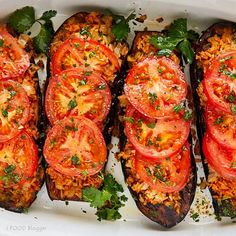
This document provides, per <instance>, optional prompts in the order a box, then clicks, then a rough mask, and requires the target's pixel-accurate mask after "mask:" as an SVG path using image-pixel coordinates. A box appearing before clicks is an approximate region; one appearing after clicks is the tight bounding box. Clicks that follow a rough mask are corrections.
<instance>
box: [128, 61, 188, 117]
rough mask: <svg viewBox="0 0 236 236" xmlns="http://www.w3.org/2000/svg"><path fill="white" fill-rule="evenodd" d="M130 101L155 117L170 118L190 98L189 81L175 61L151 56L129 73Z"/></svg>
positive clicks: (140, 110) (146, 113)
mask: <svg viewBox="0 0 236 236" xmlns="http://www.w3.org/2000/svg"><path fill="white" fill-rule="evenodd" d="M124 91H125V95H126V96H127V98H128V100H129V102H130V103H131V104H132V105H133V106H134V107H135V108H136V109H137V110H138V111H139V112H141V113H143V114H144V115H146V116H148V117H151V118H160V117H169V116H171V115H173V114H174V107H175V106H176V105H179V104H180V103H181V102H182V101H183V100H184V99H185V97H186V94H187V83H186V81H185V78H184V74H183V72H182V71H181V69H180V67H179V66H178V65H177V64H176V63H175V62H173V61H172V60H170V59H168V58H166V57H161V58H152V59H150V58H147V59H145V60H144V61H142V62H140V63H138V64H136V65H135V66H134V67H133V68H132V69H131V70H130V72H129V74H128V76H127V78H126V82H125V86H124Z"/></svg>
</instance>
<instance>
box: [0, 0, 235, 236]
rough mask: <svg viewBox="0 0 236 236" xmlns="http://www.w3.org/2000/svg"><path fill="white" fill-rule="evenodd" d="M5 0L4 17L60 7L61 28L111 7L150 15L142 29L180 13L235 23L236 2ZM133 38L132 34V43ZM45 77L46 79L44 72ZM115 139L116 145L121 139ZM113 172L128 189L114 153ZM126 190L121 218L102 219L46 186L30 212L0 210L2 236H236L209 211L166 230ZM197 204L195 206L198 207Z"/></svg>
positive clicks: (198, 25)
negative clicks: (80, 14) (75, 17)
mask: <svg viewBox="0 0 236 236" xmlns="http://www.w3.org/2000/svg"><path fill="white" fill-rule="evenodd" d="M0 3H1V8H0V19H1V20H4V18H5V17H6V16H7V15H8V14H9V13H11V12H12V11H14V10H15V9H17V8H21V7H23V6H27V5H28V6H34V7H35V9H36V11H37V14H39V15H40V14H41V13H42V12H43V11H45V10H49V9H55V10H57V11H58V15H57V17H56V18H55V20H54V23H55V26H56V27H58V26H59V25H60V24H61V23H62V22H63V20H64V19H66V18H67V17H69V16H71V15H72V14H73V13H76V12H77V11H81V10H94V9H98V10H99V9H100V10H101V9H104V8H110V9H111V10H112V11H114V12H116V13H121V14H124V15H128V14H129V13H130V12H131V11H133V10H135V11H136V13H142V14H147V16H148V19H147V20H146V21H145V24H140V25H138V26H136V27H135V29H143V28H144V27H145V26H147V27H148V29H150V30H155V29H156V30H158V29H161V28H162V27H163V26H164V25H165V24H167V23H169V22H170V21H172V20H173V19H174V18H177V17H187V18H188V20H189V22H190V25H191V27H192V28H193V29H195V30H198V31H199V32H200V31H201V30H203V29H205V28H206V27H208V26H209V25H210V24H212V23H213V22H215V21H217V19H226V20H231V21H236V15H235V9H236V0H224V1H221V0H198V1H191V0H178V1H176V0H137V1H135V0H119V1H118V0H117V1H111V0H97V2H94V1H93V0H80V1H76V0H66V1H65V0H34V1H32V0H21V1H19V0H18V1H17V0H8V1H7V0H0ZM158 17H163V18H164V22H162V23H161V24H160V23H157V22H156V21H155V19H156V18H158ZM132 27H134V26H132ZM133 29H134V28H133ZM132 36H133V35H132V34H131V35H130V41H131V40H132ZM41 76H42V78H43V74H41ZM113 141H114V143H115V142H116V141H117V140H113ZM113 151H114V150H113ZM196 158H199V157H196ZM114 163H115V165H114ZM198 165H199V166H198V169H199V176H203V173H202V167H201V164H198ZM108 170H110V171H111V172H112V173H113V174H114V176H115V177H116V178H117V180H118V181H119V182H120V183H123V185H124V187H125V184H124V182H123V175H122V172H121V169H120V164H119V163H116V161H115V160H114V157H113V155H112V154H111V155H110V160H109V164H108ZM125 193H126V195H127V196H129V201H128V202H127V203H126V206H125V207H124V208H122V210H121V213H122V216H123V218H122V219H121V220H119V221H116V222H106V221H102V222H99V221H97V220H96V216H95V215H94V213H95V210H94V209H91V208H90V207H89V205H88V204H87V203H80V202H70V203H69V205H65V203H64V202H58V201H54V202H52V201H50V199H49V198H48V196H47V192H46V189H45V186H44V187H43V189H42V190H41V191H40V192H39V194H38V198H37V200H36V201H35V202H34V204H33V205H32V207H31V208H30V210H29V213H27V214H16V213H12V212H8V211H5V210H3V209H1V210H0V235H17V236H18V235H25V236H26V235H30V236H31V235H52V234H53V235H57V236H61V235H66V234H67V235H70V236H72V235H76V236H78V235H86V236H87V235H95V234H96V235H104V236H105V235H159V236H161V235H176V236H178V235H181V236H183V235H192V236H200V235H209V236H210V235H230V234H231V235H235V232H236V225H234V224H233V223H232V222H231V221H230V220H227V221H222V222H217V221H216V220H215V219H214V216H208V215H207V214H203V215H202V216H201V217H200V222H194V221H193V220H192V219H191V217H189V215H188V216H187V217H186V219H185V220H184V221H183V222H181V223H180V224H179V225H178V226H176V227H174V228H173V229H171V230H169V231H168V232H163V228H161V227H159V226H158V225H157V224H155V223H153V222H151V221H150V220H148V219H147V218H146V217H144V216H143V215H142V214H141V213H140V212H139V211H138V210H137V208H136V206H135V204H134V202H133V199H132V198H131V197H130V195H129V192H128V191H127V189H126V187H125ZM203 197H204V198H206V199H209V200H210V197H209V193H208V191H207V190H206V191H204V192H203V193H201V191H200V190H199V189H198V191H197V194H196V199H195V202H196V200H197V199H201V198H203ZM195 207H196V206H195V204H193V210H194V208H195ZM85 211H86V213H85ZM210 212H212V209H210ZM165 231H166V230H165Z"/></svg>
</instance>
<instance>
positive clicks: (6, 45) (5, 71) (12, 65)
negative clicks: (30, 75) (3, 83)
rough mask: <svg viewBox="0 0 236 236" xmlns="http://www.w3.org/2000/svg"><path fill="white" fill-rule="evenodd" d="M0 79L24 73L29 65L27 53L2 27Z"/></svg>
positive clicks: (0, 28)
mask: <svg viewBox="0 0 236 236" xmlns="http://www.w3.org/2000/svg"><path fill="white" fill-rule="evenodd" d="M0 41H1V44H2V46H1V47H0V80H1V79H10V78H14V77H17V76H20V75H22V74H24V72H25V71H26V70H27V69H28V68H29V66H30V58H29V55H28V54H27V53H26V52H25V51H24V49H22V47H21V46H20V45H19V43H18V42H17V40H16V39H15V38H14V37H12V36H11V35H10V34H9V33H8V32H7V30H6V28H4V27H2V26H1V27H0Z"/></svg>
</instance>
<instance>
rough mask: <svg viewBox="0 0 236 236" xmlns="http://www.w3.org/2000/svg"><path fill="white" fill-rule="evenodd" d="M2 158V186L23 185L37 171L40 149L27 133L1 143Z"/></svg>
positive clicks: (0, 180) (0, 182) (0, 162)
mask: <svg viewBox="0 0 236 236" xmlns="http://www.w3.org/2000/svg"><path fill="white" fill-rule="evenodd" d="M0 156H1V160H0V186H6V187H9V186H12V185H15V184H17V185H18V184H23V183H24V182H25V181H26V180H27V179H28V178H30V177H33V176H34V174H35V172H36V170H37V167H38V149H37V146H36V144H35V142H34V140H33V139H32V138H31V137H30V135H29V134H27V133H26V132H25V131H23V132H22V133H21V134H19V135H18V136H16V137H15V138H13V139H11V140H9V141H7V142H5V143H0Z"/></svg>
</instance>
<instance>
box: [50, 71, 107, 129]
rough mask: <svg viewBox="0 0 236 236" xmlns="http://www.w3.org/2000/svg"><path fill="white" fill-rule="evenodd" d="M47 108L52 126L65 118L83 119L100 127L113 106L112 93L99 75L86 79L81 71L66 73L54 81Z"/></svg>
mask: <svg viewBox="0 0 236 236" xmlns="http://www.w3.org/2000/svg"><path fill="white" fill-rule="evenodd" d="M45 106H46V113H47V117H48V119H49V121H50V123H51V124H52V125H53V124H55V122H56V121H57V120H62V119H63V118H64V117H65V116H69V115H75V116H76V115H84V116H85V117H87V118H89V119H91V120H93V121H94V122H95V123H96V124H97V125H98V126H101V125H102V122H103V120H104V119H105V118H106V116H107V114H108V112H109V109H110V106H111V93H110V89H109V87H108V85H107V83H106V82H105V80H104V79H102V77H101V76H100V75H99V74H95V73H92V74H91V75H88V76H86V75H84V74H83V70H82V69H73V70H66V71H63V72H61V73H60V74H58V75H56V76H54V77H52V78H51V80H50V82H49V85H48V88H47V93H46V99H45Z"/></svg>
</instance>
